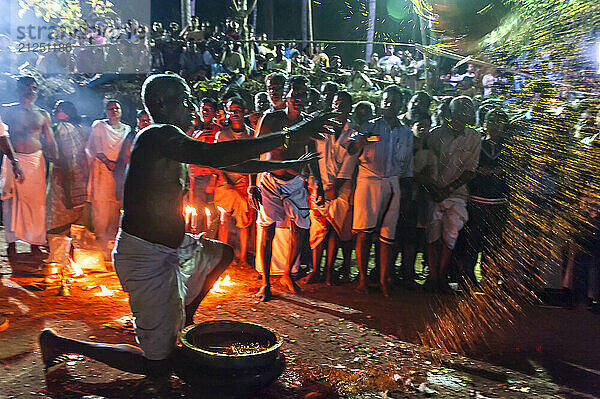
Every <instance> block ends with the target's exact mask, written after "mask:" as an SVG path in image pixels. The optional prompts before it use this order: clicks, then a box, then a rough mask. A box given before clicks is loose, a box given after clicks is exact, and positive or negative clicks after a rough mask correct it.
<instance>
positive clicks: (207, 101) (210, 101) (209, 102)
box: [200, 97, 217, 110]
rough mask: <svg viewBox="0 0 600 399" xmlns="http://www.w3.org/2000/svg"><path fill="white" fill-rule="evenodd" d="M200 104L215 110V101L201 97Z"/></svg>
mask: <svg viewBox="0 0 600 399" xmlns="http://www.w3.org/2000/svg"><path fill="white" fill-rule="evenodd" d="M200 104H208V105H210V106H211V107H213V109H215V110H216V109H217V100H215V99H214V98H212V97H203V98H202V100H200Z"/></svg>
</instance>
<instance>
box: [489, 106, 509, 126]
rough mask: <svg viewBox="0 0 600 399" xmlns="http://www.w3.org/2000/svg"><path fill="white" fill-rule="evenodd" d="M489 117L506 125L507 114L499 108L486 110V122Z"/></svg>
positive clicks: (507, 120)
mask: <svg viewBox="0 0 600 399" xmlns="http://www.w3.org/2000/svg"><path fill="white" fill-rule="evenodd" d="M490 119H493V120H495V121H497V122H499V123H503V124H505V125H508V122H509V119H508V115H507V114H506V112H504V111H503V110H501V109H500V108H494V109H492V110H490V111H488V113H487V114H485V122H488V121H489V120H490Z"/></svg>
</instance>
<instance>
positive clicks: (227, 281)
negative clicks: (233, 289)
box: [210, 274, 234, 294]
mask: <svg viewBox="0 0 600 399" xmlns="http://www.w3.org/2000/svg"><path fill="white" fill-rule="evenodd" d="M233 284H234V283H233V281H231V277H229V274H227V275H226V276H225V277H221V278H219V279H218V280H217V281H215V284H214V285H213V287H212V289H211V290H210V292H212V293H214V294H225V293H227V292H229V291H227V290H225V289H223V287H230V286H232V285H233Z"/></svg>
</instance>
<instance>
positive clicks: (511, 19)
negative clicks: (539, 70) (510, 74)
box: [481, 0, 600, 60]
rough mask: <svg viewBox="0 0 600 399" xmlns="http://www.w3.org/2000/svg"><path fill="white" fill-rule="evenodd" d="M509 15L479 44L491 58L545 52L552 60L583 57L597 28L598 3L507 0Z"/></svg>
mask: <svg viewBox="0 0 600 399" xmlns="http://www.w3.org/2000/svg"><path fill="white" fill-rule="evenodd" d="M506 3H507V4H508V5H509V6H510V7H511V12H510V13H509V14H508V15H507V16H506V17H505V18H504V20H503V21H502V23H501V24H500V26H498V28H497V29H495V30H494V31H492V32H491V33H490V34H489V35H487V36H486V37H485V38H484V39H483V40H482V42H481V45H482V47H483V48H484V49H487V50H488V55H489V56H490V58H492V59H494V58H496V59H497V58H498V57H509V58H510V57H513V56H516V55H518V54H521V53H523V52H524V51H527V52H534V51H536V50H538V49H542V48H543V49H544V50H545V51H547V52H548V53H549V54H550V55H551V56H552V58H553V59H562V60H577V59H579V58H580V57H582V56H586V54H585V53H586V52H588V51H589V47H588V42H589V39H590V38H591V37H592V36H593V32H594V30H595V29H597V27H598V26H600V7H598V2H597V0H506Z"/></svg>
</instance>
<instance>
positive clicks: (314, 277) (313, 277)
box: [306, 270, 321, 284]
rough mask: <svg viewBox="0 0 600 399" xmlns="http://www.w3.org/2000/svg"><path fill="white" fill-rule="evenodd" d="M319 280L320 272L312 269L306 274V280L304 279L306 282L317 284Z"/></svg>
mask: <svg viewBox="0 0 600 399" xmlns="http://www.w3.org/2000/svg"><path fill="white" fill-rule="evenodd" d="M320 282H321V274H320V273H319V272H318V271H315V270H313V271H312V272H311V273H310V274H309V275H308V280H306V284H317V283H320Z"/></svg>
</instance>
